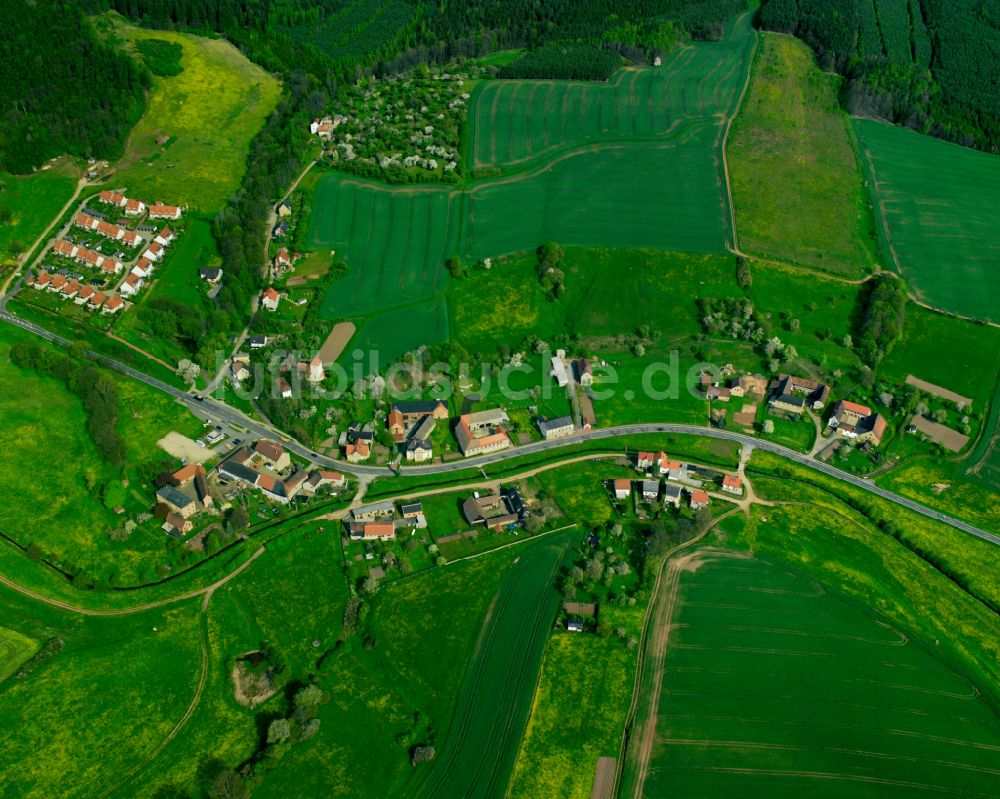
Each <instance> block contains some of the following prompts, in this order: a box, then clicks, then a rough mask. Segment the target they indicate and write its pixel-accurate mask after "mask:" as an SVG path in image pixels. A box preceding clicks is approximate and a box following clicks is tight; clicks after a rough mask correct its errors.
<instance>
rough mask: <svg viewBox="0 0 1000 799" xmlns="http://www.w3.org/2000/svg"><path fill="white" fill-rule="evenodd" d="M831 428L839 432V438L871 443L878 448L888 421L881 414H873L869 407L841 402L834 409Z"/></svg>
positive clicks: (830, 423)
mask: <svg viewBox="0 0 1000 799" xmlns="http://www.w3.org/2000/svg"><path fill="white" fill-rule="evenodd" d="M827 424H828V425H829V427H831V428H832V429H834V430H836V431H837V435H838V436H843V437H844V438H850V439H854V440H856V441H858V442H859V443H862V444H864V443H869V444H873V445H874V446H876V447H877V446H878V445H879V444H881V443H882V436H883V435H885V429H886V421H885V417H883V416H882V415H881V414H879V413H872V409H871V408H869V407H868V406H867V405H859V404H858V403H856V402H848V401H846V400H840V402H838V403H837V404H836V405H834V407H833V413H832V415H831V416H830V421H829V422H828V423H827Z"/></svg>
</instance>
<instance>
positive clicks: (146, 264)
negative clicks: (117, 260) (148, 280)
mask: <svg viewBox="0 0 1000 799" xmlns="http://www.w3.org/2000/svg"><path fill="white" fill-rule="evenodd" d="M131 274H133V275H135V276H136V277H149V276H150V275H151V274H153V264H152V263H151V262H150V261H149V259H148V258H140V259H139V260H138V261H136V264H135V266H133V267H132V271H131Z"/></svg>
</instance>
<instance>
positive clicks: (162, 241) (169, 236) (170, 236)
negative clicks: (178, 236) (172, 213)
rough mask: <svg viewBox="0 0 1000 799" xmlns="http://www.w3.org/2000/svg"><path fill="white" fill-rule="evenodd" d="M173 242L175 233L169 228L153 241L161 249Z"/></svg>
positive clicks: (157, 235) (164, 229) (158, 234)
mask: <svg viewBox="0 0 1000 799" xmlns="http://www.w3.org/2000/svg"><path fill="white" fill-rule="evenodd" d="M173 240H174V232H173V231H172V230H171V229H170V228H168V227H165V228H163V230H161V231H160V232H159V233H157V234H156V238H155V239H153V241H154V242H155V243H156V244H159V245H160V246H161V247H166V246H168V245H169V244H170V242H172V241H173Z"/></svg>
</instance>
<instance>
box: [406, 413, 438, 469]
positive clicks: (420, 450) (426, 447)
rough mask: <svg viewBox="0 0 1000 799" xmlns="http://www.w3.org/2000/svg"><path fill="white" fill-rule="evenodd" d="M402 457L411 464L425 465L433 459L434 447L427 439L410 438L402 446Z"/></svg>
mask: <svg viewBox="0 0 1000 799" xmlns="http://www.w3.org/2000/svg"><path fill="white" fill-rule="evenodd" d="M432 421H433V420H432ZM403 456H404V457H405V458H406V460H408V461H412V462H413V463H426V462H427V461H429V460H432V459H433V458H434V445H433V444H431V441H430V439H429V438H416V437H414V438H411V439H409V440H408V441H407V442H406V443H404V444H403Z"/></svg>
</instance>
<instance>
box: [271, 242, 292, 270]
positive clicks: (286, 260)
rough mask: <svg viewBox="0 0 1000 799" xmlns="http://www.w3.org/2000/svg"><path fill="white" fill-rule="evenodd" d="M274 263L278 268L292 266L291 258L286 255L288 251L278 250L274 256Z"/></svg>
mask: <svg viewBox="0 0 1000 799" xmlns="http://www.w3.org/2000/svg"><path fill="white" fill-rule="evenodd" d="M274 261H275V263H277V264H278V266H291V265H292V257H291V256H290V255H289V254H288V250H286V249H285V248H284V247H282V248H281V249H280V250H278V254H277V255H275V256H274Z"/></svg>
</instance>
